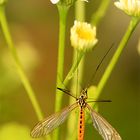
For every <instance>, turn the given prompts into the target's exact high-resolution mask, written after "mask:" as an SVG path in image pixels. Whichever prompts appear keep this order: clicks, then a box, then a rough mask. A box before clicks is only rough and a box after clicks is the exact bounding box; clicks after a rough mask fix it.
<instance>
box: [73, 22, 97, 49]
mask: <svg viewBox="0 0 140 140" xmlns="http://www.w3.org/2000/svg"><path fill="white" fill-rule="evenodd" d="M70 40H71V45H72V46H73V47H74V48H76V49H78V50H79V51H87V50H89V49H91V48H93V47H94V46H95V44H96V43H97V41H98V40H97V38H96V27H92V26H91V24H89V23H86V22H80V21H74V25H73V27H72V28H71V36H70Z"/></svg>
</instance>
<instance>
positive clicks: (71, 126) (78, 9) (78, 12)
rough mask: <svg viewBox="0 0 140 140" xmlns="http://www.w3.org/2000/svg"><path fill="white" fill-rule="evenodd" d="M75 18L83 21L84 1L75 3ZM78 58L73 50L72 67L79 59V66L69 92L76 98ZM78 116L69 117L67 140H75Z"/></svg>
mask: <svg viewBox="0 0 140 140" xmlns="http://www.w3.org/2000/svg"><path fill="white" fill-rule="evenodd" d="M75 18H76V20H78V21H81V22H83V21H85V2H84V1H77V2H76V3H75ZM78 56H79V52H78V51H77V50H76V49H74V54H73V66H74V65H75V64H74V63H75V61H78V59H80V61H79V66H78V63H77V64H76V65H77V68H76V71H77V72H75V73H74V78H73V80H72V84H71V91H72V93H76V96H79V94H80V93H79V91H80V86H79V85H78V84H79V83H81V81H82V78H83V71H84V60H85V59H84V56H83V55H81V56H80V58H79V57H78ZM82 56H83V57H82ZM64 83H65V82H64ZM74 101H75V99H73V98H71V97H70V100H69V104H72V103H73V102H74ZM78 116H79V113H78V112H77V113H75V116H70V117H69V120H68V124H67V140H71V138H72V139H73V140H76V138H77V131H75V128H78V127H77V120H78ZM71 122H73V123H71ZM76 130H77V129H76Z"/></svg>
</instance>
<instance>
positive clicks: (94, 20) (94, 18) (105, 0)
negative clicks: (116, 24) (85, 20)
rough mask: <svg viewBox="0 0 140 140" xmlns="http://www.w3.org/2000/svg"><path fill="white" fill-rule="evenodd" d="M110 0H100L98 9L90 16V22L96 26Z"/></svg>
mask: <svg viewBox="0 0 140 140" xmlns="http://www.w3.org/2000/svg"><path fill="white" fill-rule="evenodd" d="M109 4H110V0H102V2H101V4H100V6H99V8H98V10H97V11H96V12H95V13H94V14H93V15H92V17H91V24H92V25H94V26H97V25H98V24H99V22H100V20H101V19H102V18H103V17H104V15H105V13H106V11H107V8H108V7H109Z"/></svg>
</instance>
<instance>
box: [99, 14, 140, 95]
mask: <svg viewBox="0 0 140 140" xmlns="http://www.w3.org/2000/svg"><path fill="white" fill-rule="evenodd" d="M139 20H140V19H138V18H134V17H133V18H132V19H131V21H130V24H129V26H128V28H127V31H126V33H125V35H124V37H123V38H122V40H121V42H120V44H119V46H118V48H117V50H116V52H115V54H114V56H113V58H112V59H111V61H110V63H109V65H108V67H107V69H106V70H105V72H104V74H103V76H102V78H101V80H100V82H99V84H98V86H97V94H99V95H100V93H101V92H102V90H103V88H104V86H105V84H106V82H107V80H108V78H109V76H110V75H111V72H112V71H113V69H114V67H115V65H116V63H117V61H118V60H119V57H120V55H121V53H122V51H123V49H124V47H125V46H126V44H127V42H128V40H129V38H130V37H131V35H132V33H133V31H134V29H135V28H136V26H137V24H138V23H139Z"/></svg>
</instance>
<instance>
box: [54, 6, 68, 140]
mask: <svg viewBox="0 0 140 140" xmlns="http://www.w3.org/2000/svg"><path fill="white" fill-rule="evenodd" d="M68 9H69V8H68V7H67V6H63V5H58V12H59V46H58V60H57V83H56V99H55V112H57V111H59V110H60V109H61V106H62V98H63V94H62V93H60V91H59V90H57V87H62V86H63V85H62V81H63V70H64V51H65V32H66V19H67V13H68ZM59 136H60V130H59V128H57V129H56V130H55V133H54V140H58V139H59Z"/></svg>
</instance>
